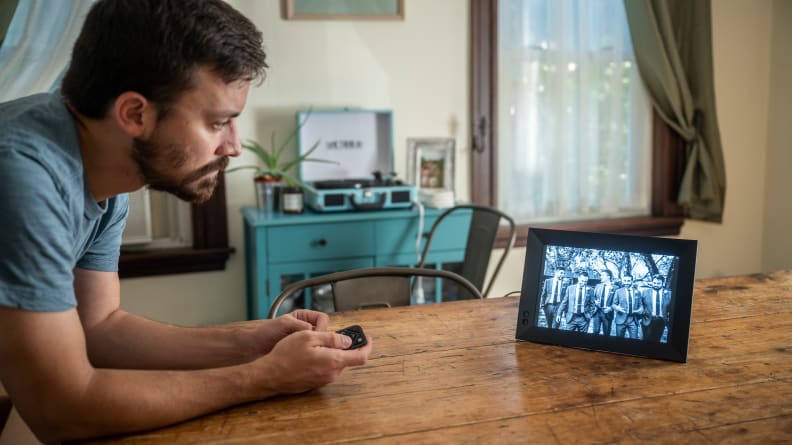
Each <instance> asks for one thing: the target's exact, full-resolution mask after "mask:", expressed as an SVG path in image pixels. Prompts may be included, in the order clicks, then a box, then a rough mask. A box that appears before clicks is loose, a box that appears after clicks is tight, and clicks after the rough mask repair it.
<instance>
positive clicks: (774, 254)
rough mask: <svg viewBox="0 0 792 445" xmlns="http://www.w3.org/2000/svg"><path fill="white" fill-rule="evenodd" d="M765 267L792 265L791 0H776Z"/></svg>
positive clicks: (767, 268)
mask: <svg viewBox="0 0 792 445" xmlns="http://www.w3.org/2000/svg"><path fill="white" fill-rule="evenodd" d="M772 60H773V64H772V67H771V72H770V91H771V92H772V94H771V95H770V107H769V108H770V115H769V120H768V122H769V125H768V147H767V199H766V201H765V218H764V242H763V243H762V270H763V271H770V270H778V269H792V235H790V229H791V228H792V227H790V226H791V225H790V222H792V198H790V191H792V180H790V178H791V177H792V175H790V170H792V125H790V122H792V2H790V1H788V0H775V3H774V8H773V43H772Z"/></svg>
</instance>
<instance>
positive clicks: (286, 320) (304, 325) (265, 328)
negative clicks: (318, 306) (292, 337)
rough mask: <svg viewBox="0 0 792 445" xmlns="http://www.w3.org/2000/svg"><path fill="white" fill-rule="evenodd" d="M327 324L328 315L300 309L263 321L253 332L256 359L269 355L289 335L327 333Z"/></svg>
mask: <svg viewBox="0 0 792 445" xmlns="http://www.w3.org/2000/svg"><path fill="white" fill-rule="evenodd" d="M327 322H328V317H327V314H325V313H322V312H317V311H311V310H307V309H298V310H296V311H294V312H291V313H288V314H285V315H281V316H280V317H278V318H276V319H274V320H264V321H261V322H260V323H259V324H258V326H256V328H255V330H254V332H253V337H254V340H253V341H254V344H255V346H254V350H255V351H256V357H254V358H258V357H259V356H262V355H264V354H267V353H269V352H270V351H271V350H272V348H273V347H275V345H276V344H277V343H278V342H279V341H281V340H282V339H283V338H285V337H287V336H288V335H289V334H293V333H295V332H299V331H325V330H327Z"/></svg>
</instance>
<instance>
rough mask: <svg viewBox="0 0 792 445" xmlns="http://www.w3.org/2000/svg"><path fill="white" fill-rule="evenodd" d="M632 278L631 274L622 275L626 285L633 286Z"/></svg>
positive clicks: (623, 282)
mask: <svg viewBox="0 0 792 445" xmlns="http://www.w3.org/2000/svg"><path fill="white" fill-rule="evenodd" d="M632 280H633V279H632V277H631V276H626V277H622V284H623V285H625V286H626V287H630V286H632Z"/></svg>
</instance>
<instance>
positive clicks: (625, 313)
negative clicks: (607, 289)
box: [613, 274, 643, 339]
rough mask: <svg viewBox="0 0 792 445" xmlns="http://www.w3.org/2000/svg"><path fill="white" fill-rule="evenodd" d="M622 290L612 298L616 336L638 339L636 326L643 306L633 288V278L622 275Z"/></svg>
mask: <svg viewBox="0 0 792 445" xmlns="http://www.w3.org/2000/svg"><path fill="white" fill-rule="evenodd" d="M621 281H622V288H621V289H619V290H617V291H616V294H615V295H614V297H613V311H614V318H613V321H615V322H616V336H617V337H620V338H621V337H624V333H625V331H626V332H627V333H628V334H629V338H632V339H638V326H639V325H640V323H641V319H642V318H643V304H642V299H641V297H640V295H639V294H638V291H637V290H636V289H635V288H634V287H633V276H632V275H630V274H623V275H622V279H621Z"/></svg>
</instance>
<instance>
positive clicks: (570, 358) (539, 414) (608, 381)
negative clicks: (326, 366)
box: [117, 271, 792, 444]
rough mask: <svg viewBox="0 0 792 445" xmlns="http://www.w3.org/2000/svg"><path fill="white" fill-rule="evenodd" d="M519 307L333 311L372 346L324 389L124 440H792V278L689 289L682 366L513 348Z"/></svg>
mask: <svg viewBox="0 0 792 445" xmlns="http://www.w3.org/2000/svg"><path fill="white" fill-rule="evenodd" d="M517 303H518V298H515V297H509V298H498V299H490V300H483V301H482V300H476V301H464V302H456V303H443V304H433V305H426V306H418V307H406V308H393V309H380V310H370V311H361V312H349V313H341V314H335V315H333V316H332V317H331V323H332V325H333V326H334V327H339V328H340V327H342V326H345V325H349V324H354V323H359V324H361V325H362V326H363V327H364V329H365V330H366V331H367V332H368V333H369V334H370V335H371V336H373V337H374V342H375V343H374V345H375V347H374V352H373V353H372V358H371V359H370V360H369V362H368V364H367V365H366V366H362V367H359V368H354V369H349V370H346V371H345V372H344V374H343V375H342V376H341V378H340V379H339V380H338V381H337V382H336V383H334V384H332V385H329V386H326V387H324V388H321V389H319V390H316V391H312V392H310V393H307V394H303V395H298V396H289V397H278V398H274V399H270V400H267V401H263V402H259V403H253V404H248V405H244V406H238V407H235V408H231V409H227V410H225V411H222V412H218V413H216V414H213V415H210V416H206V417H203V418H200V419H196V420H193V421H190V422H185V423H182V424H179V425H176V426H173V427H170V428H165V429H161V430H157V431H153V432H148V433H144V434H140V435H134V436H128V437H125V438H121V439H117V440H119V441H120V442H121V443H141V444H142V443H145V444H160V443H162V444H165V443H168V444H171V443H195V442H200V443H222V444H232V443H233V444H241V443H263V444H276V443H277V444H282V443H294V444H308V443H311V444H312V443H366V444H380V443H405V444H413V443H422V444H446V443H496V444H502V443H538V444H544V443H564V444H567V443H568V444H581V443H632V442H653V443H654V442H659V443H721V442H732V443H763V444H764V443H773V442H775V443H778V442H786V443H789V442H790V441H792V271H787V272H776V273H772V274H768V275H750V276H743V277H733V278H718V279H707V280H700V281H698V282H697V283H696V287H695V294H694V303H693V322H692V326H691V336H690V350H689V354H688V363H686V364H679V363H673V362H666V361H659V360H651V359H642V358H635V357H628V356H621V355H616V354H608V353H599V352H590V351H584V350H577V349H571V348H565V347H560V346H550V345H541V344H535V343H529V342H517V341H515V340H514V335H515V327H516V316H517Z"/></svg>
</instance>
